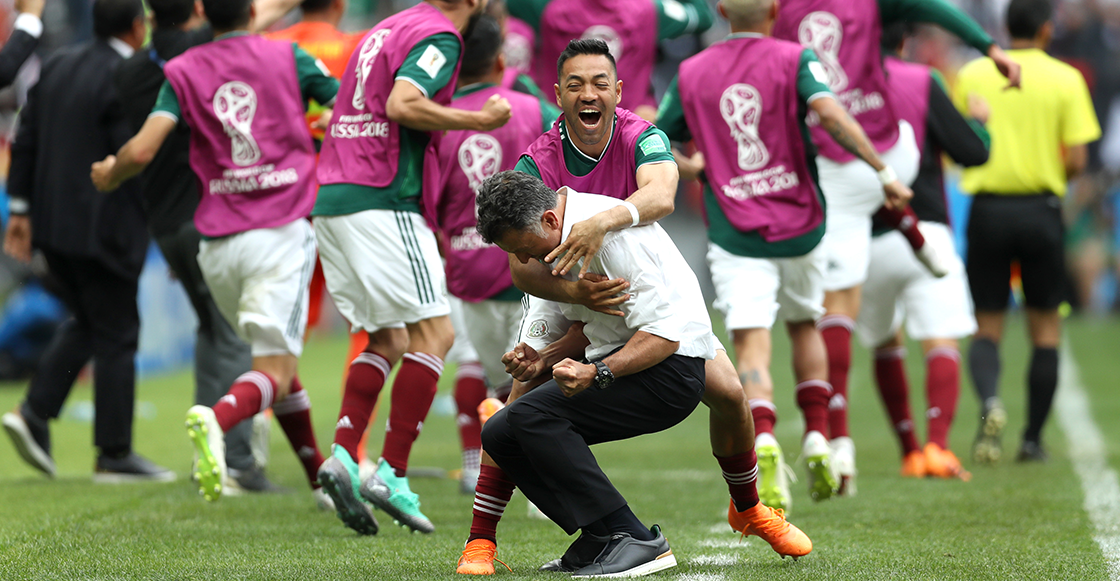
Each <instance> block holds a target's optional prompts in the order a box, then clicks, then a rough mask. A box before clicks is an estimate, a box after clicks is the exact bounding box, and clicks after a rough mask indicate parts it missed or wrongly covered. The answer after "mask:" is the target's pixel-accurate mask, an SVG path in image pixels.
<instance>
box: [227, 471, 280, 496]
mask: <svg viewBox="0 0 1120 581" xmlns="http://www.w3.org/2000/svg"><path fill="white" fill-rule="evenodd" d="M226 470H227V472H228V475H229V478H228V479H227V480H226V489H225V494H233V495H236V492H234V490H236V491H238V492H252V493H268V492H272V493H281V492H287V490H285V489H284V488H283V487H280V486H277V485H275V484H273V483H272V481H271V480H269V479H268V476H266V475H265V473H264V469H262V468H260V467H259V466H256V465H254V466H253V467H251V468H246V469H244V470H238V469H236V468H227V469H226Z"/></svg>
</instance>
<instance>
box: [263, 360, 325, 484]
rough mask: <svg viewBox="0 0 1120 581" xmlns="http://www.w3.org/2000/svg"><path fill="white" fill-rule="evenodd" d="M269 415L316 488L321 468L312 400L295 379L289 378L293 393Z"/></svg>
mask: <svg viewBox="0 0 1120 581" xmlns="http://www.w3.org/2000/svg"><path fill="white" fill-rule="evenodd" d="M272 413H274V414H276V421H278V422H280V429H282V430H284V435H285V436H287V437H288V443H289V444H291V445H292V450H294V451H295V453H296V456H298V457H299V461H300V463H302V464H303V471H304V472H305V473H306V474H307V482H309V483H310V484H311V488H312V489H315V488H319V466H320V465H322V464H323V455H322V454H320V453H319V444H318V443H317V442H316V441H315V429H314V428H313V427H312V426H311V398H309V397H307V392H306V391H304V390H303V385H300V382H299V378H298V377H293V378H292V390H291V392H289V393H288V397H285V398H284V399H282V400H280V401H278V402H276V403H274V404H272Z"/></svg>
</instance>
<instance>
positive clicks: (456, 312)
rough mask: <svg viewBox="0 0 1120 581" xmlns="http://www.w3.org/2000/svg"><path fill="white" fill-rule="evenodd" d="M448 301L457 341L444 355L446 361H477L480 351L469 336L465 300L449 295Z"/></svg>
mask: <svg viewBox="0 0 1120 581" xmlns="http://www.w3.org/2000/svg"><path fill="white" fill-rule="evenodd" d="M447 302H448V303H449V304H450V305H451V315H450V317H451V326H452V327H454V328H455V342H454V343H452V344H451V349H448V350H447V355H444V356H443V362H444V363H476V362H477V361H478V352H477V351H475V349H474V345H473V344H472V343H471V340H470V338H469V337H467V324H466V323H465V322H463V300H462V299H460V298H459V297H456V296H453V295H450V294H449V295H447Z"/></svg>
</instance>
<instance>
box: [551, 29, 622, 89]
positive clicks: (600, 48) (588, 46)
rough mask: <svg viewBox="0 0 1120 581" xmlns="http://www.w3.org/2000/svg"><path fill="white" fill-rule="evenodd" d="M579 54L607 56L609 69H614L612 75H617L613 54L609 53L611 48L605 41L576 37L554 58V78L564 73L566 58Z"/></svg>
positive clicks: (558, 77)
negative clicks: (609, 64) (609, 62)
mask: <svg viewBox="0 0 1120 581" xmlns="http://www.w3.org/2000/svg"><path fill="white" fill-rule="evenodd" d="M581 54H591V55H602V56H605V57H607V60H609V61H611V70H612V71H614V76H615V77H618V65H617V64H616V63H615V62H614V55H613V54H611V49H610V47H608V46H607V43H605V42H603V41H602V40H599V39H598V38H577V39H574V40H572V41H571V42H569V43H568V48H565V49H564V52H562V53H560V58H558V59H556V78H557V79H560V78H561V77H562V76H563V75H564V72H563V71H564V63H566V62H568V59H570V58H572V57H574V56H577V55H581ZM560 80H563V79H560Z"/></svg>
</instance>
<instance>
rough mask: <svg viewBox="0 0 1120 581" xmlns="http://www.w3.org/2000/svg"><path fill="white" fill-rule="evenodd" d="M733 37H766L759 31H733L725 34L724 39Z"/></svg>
mask: <svg viewBox="0 0 1120 581" xmlns="http://www.w3.org/2000/svg"><path fill="white" fill-rule="evenodd" d="M735 38H766V35H765V34H762V33H760V32H733V33H731V34H729V35H727V38H726V39H725V40H732V39H735Z"/></svg>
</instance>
